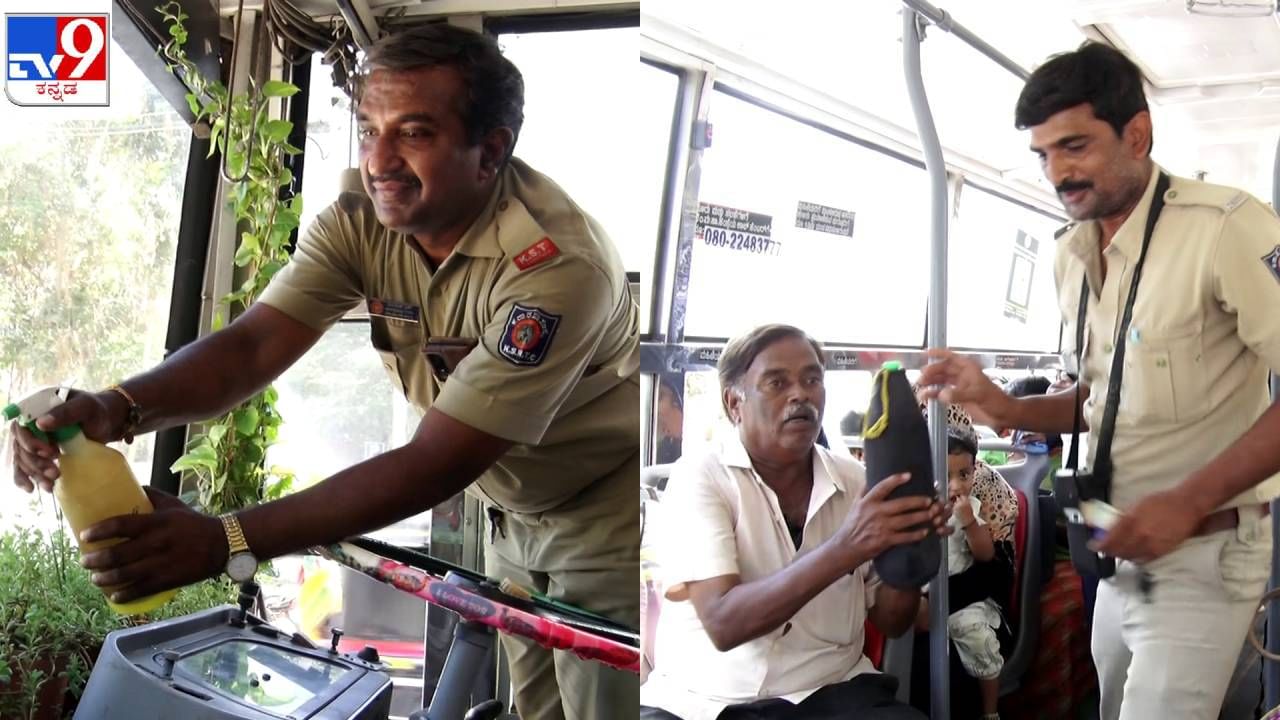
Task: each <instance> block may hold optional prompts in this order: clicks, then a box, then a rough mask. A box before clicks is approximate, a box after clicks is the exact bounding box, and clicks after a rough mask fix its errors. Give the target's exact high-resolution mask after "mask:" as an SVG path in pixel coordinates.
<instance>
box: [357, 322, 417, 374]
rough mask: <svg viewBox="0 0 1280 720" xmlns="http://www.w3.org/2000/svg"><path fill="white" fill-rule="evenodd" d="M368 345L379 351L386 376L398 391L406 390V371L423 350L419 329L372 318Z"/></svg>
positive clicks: (409, 325)
mask: <svg viewBox="0 0 1280 720" xmlns="http://www.w3.org/2000/svg"><path fill="white" fill-rule="evenodd" d="M369 342H370V344H372V345H373V349H374V350H376V351H378V357H379V359H380V360H382V367H383V369H385V370H386V371H387V377H389V378H391V382H392V383H393V384H394V385H395V386H396V389H397V390H399V391H400V392H402V393H403V392H404V391H405V388H407V387H409V383H410V378H409V368H410V367H411V366H412V364H413V361H414V359H415V358H416V356H417V355H418V353H420V352H421V351H422V342H423V338H422V326H421V325H419V324H418V323H411V322H407V321H404V320H392V319H388V318H385V317H379V316H377V315H374V316H372V317H370V318H369Z"/></svg>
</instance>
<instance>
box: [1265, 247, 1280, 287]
mask: <svg viewBox="0 0 1280 720" xmlns="http://www.w3.org/2000/svg"><path fill="white" fill-rule="evenodd" d="M1262 262H1264V263H1266V265H1267V269H1268V270H1270V271H1271V274H1272V275H1275V276H1276V282H1280V245H1277V246H1276V247H1275V249H1274V250H1272V251H1271V252H1269V253H1267V254H1266V255H1263V256H1262Z"/></svg>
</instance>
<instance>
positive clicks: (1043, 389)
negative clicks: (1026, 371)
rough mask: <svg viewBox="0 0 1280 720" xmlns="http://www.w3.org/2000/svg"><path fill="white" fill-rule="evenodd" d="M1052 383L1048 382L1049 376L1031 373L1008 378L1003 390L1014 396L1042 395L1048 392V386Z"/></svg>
mask: <svg viewBox="0 0 1280 720" xmlns="http://www.w3.org/2000/svg"><path fill="white" fill-rule="evenodd" d="M1052 384H1053V383H1051V382H1049V378H1047V377H1044V376H1043V375H1031V376H1028V377H1023V378H1018V379H1017V380H1010V381H1009V384H1008V385H1006V386H1005V388H1004V391H1005V392H1006V393H1008V394H1009V395H1012V396H1013V397H1016V398H1021V397H1028V396H1030V395H1044V394H1045V393H1047V392H1049V386H1050V385H1052Z"/></svg>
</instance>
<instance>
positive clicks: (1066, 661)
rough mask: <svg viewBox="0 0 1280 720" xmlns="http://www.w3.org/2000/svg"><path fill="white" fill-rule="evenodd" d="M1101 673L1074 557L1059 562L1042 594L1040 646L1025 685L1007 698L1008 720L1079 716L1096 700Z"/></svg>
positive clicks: (1004, 702)
mask: <svg viewBox="0 0 1280 720" xmlns="http://www.w3.org/2000/svg"><path fill="white" fill-rule="evenodd" d="M1097 687H1098V673H1097V671H1096V670H1095V669H1094V667H1093V658H1092V656H1091V655H1090V652H1089V630H1088V628H1087V627H1086V626H1085V623H1084V597H1083V595H1082V594H1081V591H1080V577H1079V576H1078V575H1076V574H1075V571H1074V570H1073V569H1072V567H1071V562H1070V561H1066V560H1063V561H1059V562H1058V563H1056V564H1055V565H1054V573H1053V577H1052V578H1050V579H1049V582H1048V584H1046V585H1045V588H1044V590H1043V591H1042V592H1041V594H1040V644H1039V646H1038V647H1037V648H1036V657H1035V660H1033V661H1032V663H1031V667H1030V668H1028V669H1027V674H1026V675H1024V676H1023V684H1022V687H1020V688H1018V690H1017V691H1016V692H1014V693H1013V694H1011V695H1008V696H1006V697H1004V698H1001V701H1000V716H1001V717H1002V718H1004V719H1005V720H1020V719H1021V718H1027V719H1028V720H1030V719H1032V718H1034V719H1035V720H1074V718H1076V717H1078V716H1079V710H1080V709H1081V708H1082V707H1084V705H1085V704H1086V703H1088V702H1090V701H1092V702H1094V703H1096V702H1097V697H1096V694H1095V691H1096V689H1097Z"/></svg>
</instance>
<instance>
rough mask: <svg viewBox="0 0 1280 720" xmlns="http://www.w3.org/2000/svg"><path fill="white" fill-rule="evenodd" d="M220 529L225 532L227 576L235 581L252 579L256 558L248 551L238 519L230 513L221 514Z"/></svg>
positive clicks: (255, 567) (256, 567)
mask: <svg viewBox="0 0 1280 720" xmlns="http://www.w3.org/2000/svg"><path fill="white" fill-rule="evenodd" d="M222 529H223V530H225V531H226V533H227V576H228V577H230V578H231V579H232V580H234V581H236V582H244V581H246V580H252V579H253V575H254V573H256V572H257V571H258V558H256V557H254V555H253V553H252V552H250V551H249V543H248V542H246V541H245V539H244V531H243V530H241V529H240V521H239V520H237V519H236V516H235V515H232V514H230V513H228V514H226V515H223V516H222Z"/></svg>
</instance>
